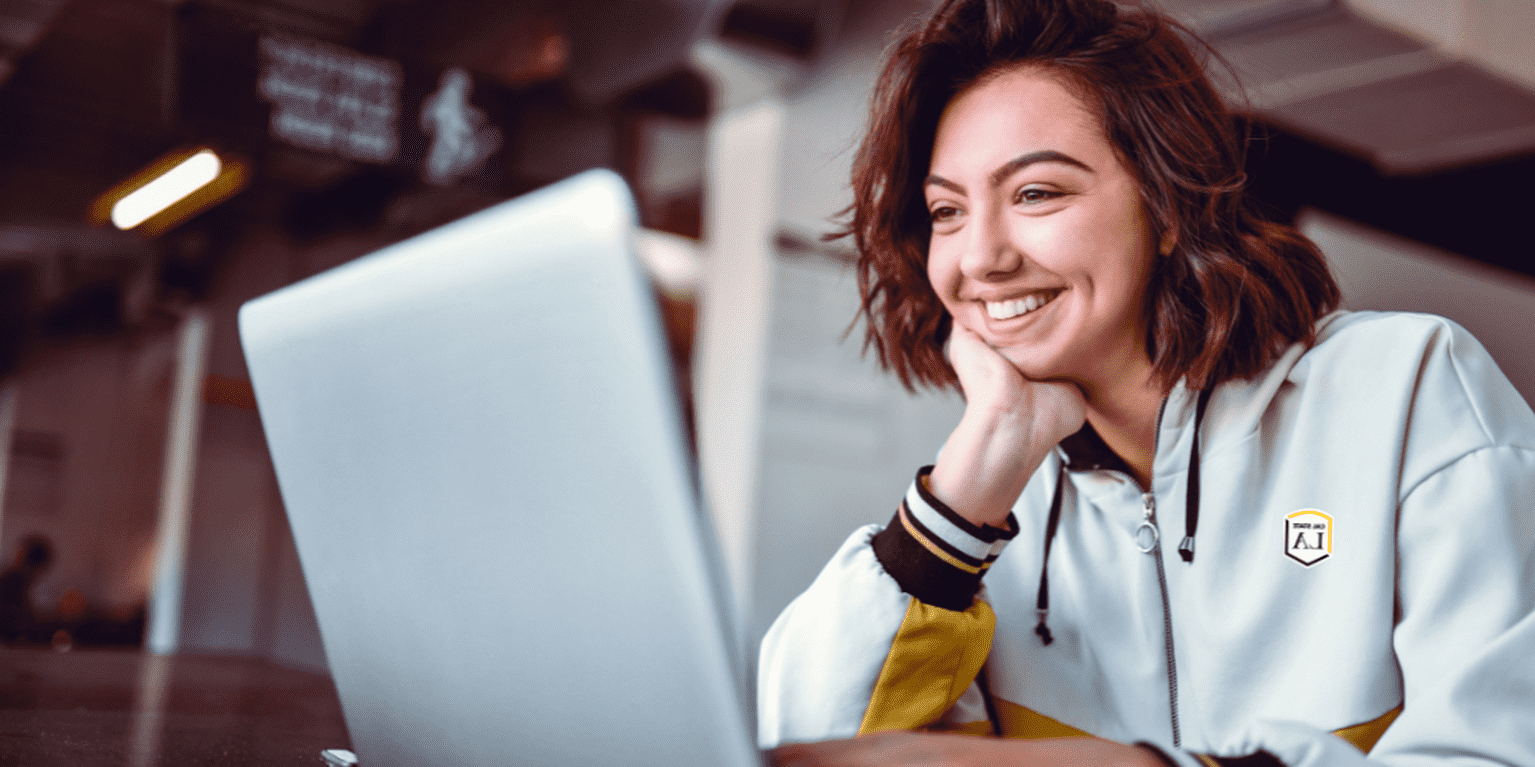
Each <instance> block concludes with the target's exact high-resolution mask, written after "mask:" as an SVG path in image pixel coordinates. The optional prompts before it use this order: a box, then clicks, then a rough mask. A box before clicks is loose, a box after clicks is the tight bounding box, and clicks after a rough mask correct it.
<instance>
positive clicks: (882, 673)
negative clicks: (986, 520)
mask: <svg viewBox="0 0 1535 767" xmlns="http://www.w3.org/2000/svg"><path fill="white" fill-rule="evenodd" d="M931 468H932V467H925V468H924V469H923V470H922V471H921V472H919V473H918V476H917V479H916V481H915V482H913V484H912V486H911V489H910V490H909V491H908V492H907V494H906V497H905V498H904V499H903V500H902V502H901V504H900V506H899V508H898V509H897V510H896V513H895V515H894V516H893V517H892V518H891V520H890V522H889V523H888V524H886V525H885V526H883V527H881V526H878V525H869V526H867V527H864V528H861V529H859V530H858V531H856V532H855V533H853V535H852V537H850V538H849V539H848V540H847V542H845V543H844V544H843V545H842V548H841V549H839V550H838V551H837V554H836V555H835V556H833V557H832V560H831V562H829V563H828V564H827V565H826V567H825V568H824V569H823V570H822V571H821V574H820V575H819V576H818V577H817V578H816V580H815V582H814V583H812V584H811V586H810V588H809V589H807V590H806V591H805V593H803V594H801V595H800V596H799V597H798V598H797V599H795V600H794V602H792V603H791V604H790V605H789V607H788V608H786V609H785V610H784V612H783V614H782V615H780V616H779V617H778V620H777V621H775V622H774V623H773V626H772V628H771V629H769V630H768V633H767V636H766V637H764V639H763V642H762V650H761V654H760V656H759V671H758V717H759V724H760V726H759V739H760V741H761V744H762V746H763V747H764V748H771V747H773V746H777V745H779V744H782V743H789V742H804V741H815V740H826V739H831V738H847V737H852V736H853V735H857V734H864V733H869V732H878V731H881V730H890V729H913V728H918V727H925V726H934V727H942V728H944V729H959V730H963V731H972V732H973V731H976V730H978V729H980V730H983V731H984V729H985V726H984V723H985V722H986V716H985V711H984V707H983V706H982V705H981V704H980V702H979V701H980V697H979V695H977V694H976V692H975V689H974V685H973V682H974V681H975V678H976V675H977V674H978V673H979V671H980V669H981V665H982V664H983V663H984V662H985V660H986V655H987V653H988V652H989V651H990V649H991V635H992V630H993V628H994V627H995V625H996V619H995V616H994V615H993V614H992V612H991V608H990V606H988V605H987V603H986V602H985V600H984V593H983V592H982V591H981V578H982V576H983V575H984V574H985V572H986V570H987V568H989V567H990V565H991V562H992V561H993V560H995V559H996V555H997V554H998V553H1000V552H1001V550H1002V548H1003V547H1004V546H1005V545H1006V543H1007V541H1008V540H1010V539H1011V538H1012V537H1013V536H1014V535H1015V533H1016V530H1017V523H1016V521H1015V520H1014V519H1013V518H1012V517H1011V516H1009V518H1008V520H1007V525H1008V527H1007V528H1006V529H999V528H994V527H990V526H980V527H977V526H976V525H973V524H971V523H970V522H968V521H966V520H965V519H964V518H962V517H960V516H959V515H958V514H956V513H954V512H953V511H952V510H951V509H949V508H947V507H946V506H944V505H943V504H942V503H941V502H939V501H938V500H937V499H936V498H934V497H933V496H932V494H931V493H929V492H928V491H927V487H926V478H927V474H928V472H930V471H931ZM967 691H968V692H967Z"/></svg>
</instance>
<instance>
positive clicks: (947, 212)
mask: <svg viewBox="0 0 1535 767" xmlns="http://www.w3.org/2000/svg"><path fill="white" fill-rule="evenodd" d="M927 215H928V218H929V219H931V220H932V222H933V223H935V224H941V223H943V222H945V221H952V220H953V219H954V217H955V216H958V215H959V208H956V207H954V206H953V205H937V206H934V207H933V208H931V209H929V210H928V212H927Z"/></svg>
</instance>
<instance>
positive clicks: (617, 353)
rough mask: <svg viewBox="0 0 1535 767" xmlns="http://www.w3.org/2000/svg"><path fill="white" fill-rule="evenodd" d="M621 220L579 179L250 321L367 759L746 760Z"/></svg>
mask: <svg viewBox="0 0 1535 767" xmlns="http://www.w3.org/2000/svg"><path fill="white" fill-rule="evenodd" d="M634 227H635V224H634V213H633V204H632V202H631V200H630V198H629V196H628V192H627V189H626V188H625V187H624V185H623V182H622V181H621V180H620V179H619V178H618V177H617V176H616V175H614V174H612V173H610V172H607V171H590V172H588V173H585V174H582V175H580V176H576V177H574V178H572V179H569V180H567V181H564V182H561V183H559V184H556V185H554V186H551V187H548V188H546V189H544V190H541V191H539V192H535V193H533V194H531V195H528V196H526V197H523V198H519V199H517V200H513V201H511V202H508V203H505V204H502V205H499V206H496V207H494V208H491V209H488V210H486V211H483V212H481V213H478V214H475V215H473V216H470V217H468V218H465V219H463V220H460V221H458V222H455V223H453V224H449V225H447V226H445V227H442V228H440V229H437V230H434V231H432V232H429V233H426V234H424V235H421V236H419V237H416V238H414V239H411V240H408V241H405V242H403V243H400V244H397V245H394V246H391V247H389V248H386V249H384V250H381V251H379V252H377V253H375V254H372V255H370V256H367V257H364V258H361V259H358V260H356V261H353V262H351V263H349V264H347V265H344V266H342V267H339V268H337V269H334V270H331V271H329V272H326V273H324V274H321V275H318V276H316V277H314V278H311V279H309V280H305V281H303V282H300V283H297V284H295V285H292V286H290V287H287V288H284V289H282V290H280V291H277V292H275V293H273V294H270V295H267V296H263V297H261V298H258V299H256V300H254V301H252V302H250V303H248V304H247V305H245V306H244V307H243V308H242V310H241V313H240V330H241V336H242V340H243V343H244V346H245V352H246V357H247V361H248V364H249V367H250V371H251V377H252V382H253V385H254V387H255V390H256V396H257V402H258V405H259V407H260V411H261V418H262V423H263V426H264V428H265V430H266V436H267V441H268V444H269V446H270V449H271V452H272V457H273V461H274V464H275V466H276V470H277V476H278V481H279V485H280V487H281V490H282V495H283V501H284V504H285V505H286V507H287V511H288V515H289V519H290V522H291V524H292V527H293V533H294V538H295V540H296V542H297V545H298V551H299V557H300V561H301V563H302V566H303V570H304V575H305V578H306V581H307V583H308V585H309V590H310V594H311V598H312V599H313V601H314V606H315V612H316V615H317V616H318V618H319V623H320V629H321V635H322V638H323V640H324V644H325V651H326V656H327V659H328V661H329V664H330V667H331V672H332V675H333V677H334V679H335V682H336V687H337V691H338V693H339V694H340V697H341V701H342V707H343V710H344V712H345V715H346V720H347V726H348V729H349V731H350V734H351V737H352V741H353V747H354V750H355V751H356V752H357V753H358V757H359V759H360V761H361V764H362V765H363V767H391V766H393V765H402V766H403V765H451V766H452V767H470V766H472V765H507V764H539V765H599V764H625V765H651V764H654V765H669V766H674V765H689V764H698V765H703V764H709V765H752V764H758V763H759V756H758V754H757V751H756V749H755V746H754V740H755V739H754V736H753V734H752V733H753V727H752V724H751V722H752V714H751V711H750V706H749V704H748V702H747V697H746V689H745V688H746V685H745V683H744V679H745V672H744V664H743V662H742V659H741V658H740V657H739V656H738V653H737V647H736V644H735V640H734V638H733V637H732V636H731V634H730V626H732V625H733V621H732V620H731V618H730V615H729V613H728V610H729V608H728V606H727V603H726V596H725V595H726V590H725V588H724V587H723V584H722V581H721V580H720V577H719V574H720V568H719V566H718V561H717V554H716V551H715V548H714V547H715V541H714V540H713V538H712V533H711V531H710V529H709V527H708V525H707V522H706V519H705V515H702V514H700V512H699V510H698V506H697V501H696V498H695V491H694V486H693V483H692V480H691V471H690V466H689V463H688V456H687V453H686V450H685V448H684V444H685V443H684V439H683V435H682V433H681V427H680V424H681V420H680V418H679V417H678V416H679V413H678V410H677V402H676V399H675V395H674V393H673V389H672V378H671V368H670V363H669V361H668V357H667V355H666V353H665V349H664V346H663V343H664V342H663V340H662V334H661V332H660V328H659V321H658V317H657V313H656V310H655V307H654V304H653V297H652V295H651V294H650V292H649V288H648V286H647V285H646V284H645V281H644V278H643V277H642V275H641V274H640V271H639V268H638V266H637V264H636V262H635V259H634V258H633V256H632V249H633V238H634Z"/></svg>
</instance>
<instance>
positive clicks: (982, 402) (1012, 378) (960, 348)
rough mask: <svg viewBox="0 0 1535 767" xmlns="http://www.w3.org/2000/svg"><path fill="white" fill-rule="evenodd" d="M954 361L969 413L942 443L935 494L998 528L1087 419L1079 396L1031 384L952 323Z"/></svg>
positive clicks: (1068, 387)
mask: <svg viewBox="0 0 1535 767" xmlns="http://www.w3.org/2000/svg"><path fill="white" fill-rule="evenodd" d="M948 355H949V362H950V364H952V365H953V366H954V372H956V373H958V374H959V385H960V388H962V389H964V392H965V415H964V417H963V418H961V419H960V422H959V426H957V427H955V429H954V433H953V434H951V435H949V440H948V442H946V443H944V447H943V453H942V454H940V455H939V456H938V464H937V465H936V466H934V467H933V473H932V475H931V476H930V477H929V478H928V481H929V482H930V483H931V484H930V489H931V490H932V492H933V495H935V496H937V497H938V500H940V501H943V502H944V503H945V504H947V505H948V506H949V508H952V509H954V511H955V512H957V513H959V515H960V516H963V517H964V518H965V519H968V520H970V521H971V522H974V523H976V524H978V525H979V524H990V525H993V526H1000V525H1001V524H1002V522H1003V520H1005V519H1007V515H1008V512H1009V511H1011V510H1012V507H1013V502H1014V501H1016V500H1018V496H1019V494H1021V493H1022V492H1023V486H1024V485H1025V484H1028V481H1029V477H1030V476H1032V475H1033V474H1034V470H1035V469H1036V468H1038V467H1039V464H1040V463H1041V462H1042V461H1044V460H1045V456H1046V455H1049V453H1050V450H1051V449H1053V448H1054V447H1055V445H1056V443H1058V442H1060V441H1061V440H1062V439H1065V438H1066V437H1068V436H1070V435H1071V434H1072V433H1074V432H1075V431H1076V430H1078V429H1080V428H1082V423H1083V422H1084V421H1085V420H1087V412H1086V409H1085V408H1086V403H1085V401H1084V400H1083V398H1082V390H1081V389H1079V388H1077V387H1076V385H1074V384H1070V383H1065V382H1061V381H1031V380H1029V379H1027V378H1024V377H1023V374H1022V373H1020V372H1018V368H1016V367H1014V366H1013V363H1011V362H1009V361H1008V360H1007V358H1005V357H1003V356H1002V355H1001V354H999V353H998V352H997V351H996V350H995V349H993V348H991V347H990V346H987V345H986V342H985V341H982V340H981V337H980V336H978V335H976V334H975V333H974V332H972V331H971V330H969V329H968V328H966V327H964V326H963V325H960V324H959V323H955V324H954V331H953V333H952V334H951V336H950V339H949V346H948Z"/></svg>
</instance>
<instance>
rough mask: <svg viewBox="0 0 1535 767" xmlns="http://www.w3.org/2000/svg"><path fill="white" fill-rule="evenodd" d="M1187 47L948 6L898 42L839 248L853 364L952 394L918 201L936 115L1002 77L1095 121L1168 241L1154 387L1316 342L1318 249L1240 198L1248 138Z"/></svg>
mask: <svg viewBox="0 0 1535 767" xmlns="http://www.w3.org/2000/svg"><path fill="white" fill-rule="evenodd" d="M1186 37H1187V39H1185V38H1186ZM1193 40H1194V38H1193V36H1192V35H1191V34H1190V33H1189V32H1188V31H1187V30H1186V29H1184V28H1183V27H1182V26H1180V25H1179V24H1177V22H1174V21H1172V20H1170V19H1168V18H1166V17H1164V16H1162V15H1160V14H1159V13H1157V12H1155V11H1151V10H1147V9H1145V8H1139V7H1124V6H1118V7H1117V6H1116V5H1115V3H1113V2H1110V0H945V1H944V2H942V3H941V4H940V5H939V6H938V8H937V10H935V11H934V12H933V14H932V15H931V16H930V17H928V18H926V19H925V20H924V21H923V23H922V24H921V25H920V26H918V27H915V28H913V29H911V30H909V31H908V32H906V33H905V34H904V35H902V36H901V37H900V39H899V40H898V41H897V42H896V43H895V46H894V48H893V50H892V52H891V54H890V58H889V61H888V62H886V65H885V68H884V71H883V72H882V73H881V74H880V77H879V81H878V83H877V85H876V86H875V91H874V98H873V103H872V105H871V116H870V124H869V128H868V132H867V133H866V134H865V136H864V139H863V143H862V145H861V146H860V147H859V150H858V154H857V156H856V158H855V160H854V162H853V178H852V186H853V204H852V205H851V206H849V208H848V209H847V210H846V211H844V215H846V216H848V218H847V224H846V227H845V229H844V230H843V231H842V232H841V233H840V234H838V235H836V236H846V235H849V234H851V235H852V236H853V239H854V242H855V245H856V247H857V250H858V288H859V293H860V294H861V296H862V300H863V305H862V308H861V309H860V312H859V313H860V316H861V317H862V318H863V319H864V320H865V321H866V327H865V330H866V335H865V338H864V349H865V350H867V349H868V348H869V347H871V346H872V347H874V349H875V351H876V352H877V353H878V355H879V361H880V364H881V365H883V366H884V367H885V368H886V369H887V370H893V371H894V372H895V373H896V375H898V376H899V377H900V379H901V383H902V384H904V385H905V386H906V387H907V388H908V389H913V390H914V389H915V388H916V386H917V385H918V384H922V385H928V386H934V387H944V386H952V385H957V383H958V379H957V378H956V377H955V374H954V370H953V368H951V367H950V366H949V364H948V362H947V361H946V360H945V358H944V355H943V343H944V341H945V340H946V339H947V337H948V333H949V329H950V325H951V323H952V319H951V318H950V316H949V314H948V312H947V311H946V310H945V309H944V307H943V304H942V303H941V302H940V301H939V298H938V295H937V294H936V293H935V292H934V291H933V287H932V285H931V284H930V283H929V282H928V278H927V248H928V241H929V238H930V236H931V224H930V222H929V219H928V213H927V206H926V202H925V198H924V195H923V188H922V187H923V182H924V180H925V179H926V177H927V175H928V164H929V161H930V158H931V154H932V149H933V140H934V135H935V134H936V132H937V127H938V119H939V115H940V114H941V113H942V112H943V109H944V107H945V106H946V105H947V104H948V102H949V101H950V100H951V99H952V98H953V97H954V96H955V95H957V94H958V93H959V92H960V91H962V90H964V89H965V88H967V87H969V86H970V85H973V84H975V83H976V82H977V81H979V80H980V79H982V78H983V77H985V76H987V75H989V74H992V73H995V72H997V71H999V70H1001V69H1004V68H1008V67H1013V66H1032V67H1038V68H1039V69H1040V70H1042V71H1045V72H1048V73H1051V74H1053V75H1055V76H1057V77H1059V78H1060V79H1061V81H1062V82H1063V83H1064V84H1065V85H1066V86H1067V87H1068V88H1070V89H1071V90H1072V91H1073V92H1074V93H1075V94H1076V95H1077V96H1078V97H1079V98H1081V99H1082V101H1083V102H1084V103H1085V104H1086V105H1087V107H1088V109H1089V110H1090V111H1093V112H1096V114H1097V115H1098V118H1099V122H1100V124H1101V125H1102V126H1103V129H1104V132H1105V134H1106V136H1107V138H1108V141H1109V143H1110V144H1112V145H1113V146H1114V148H1115V151H1116V153H1117V155H1118V157H1119V160H1120V162H1121V163H1122V164H1123V165H1124V166H1125V167H1126V168H1127V169H1128V170H1129V172H1130V173H1131V175H1132V176H1133V177H1134V178H1135V180H1136V182H1137V184H1138V185H1139V188H1140V193H1141V197H1142V199H1143V201H1144V203H1145V205H1146V209H1147V211H1148V212H1149V218H1150V220H1151V227H1152V229H1153V233H1154V234H1155V235H1156V241H1161V237H1162V236H1163V235H1165V234H1167V233H1169V232H1170V233H1171V235H1172V241H1173V249H1172V252H1171V253H1170V254H1169V255H1168V256H1166V257H1162V258H1157V259H1155V263H1154V265H1153V267H1152V273H1151V278H1150V283H1149V285H1148V287H1147V291H1146V297H1145V306H1144V307H1143V310H1142V311H1143V319H1144V327H1145V328H1146V352H1147V355H1148V357H1149V358H1150V359H1151V362H1152V366H1153V371H1154V375H1155V376H1156V377H1157V378H1158V379H1159V381H1160V383H1161V384H1162V386H1163V387H1164V388H1171V386H1172V385H1173V384H1175V383H1176V382H1177V381H1178V380H1179V379H1180V378H1183V379H1185V381H1186V385H1187V386H1188V387H1189V388H1192V389H1203V388H1206V387H1210V386H1213V385H1215V384H1217V383H1220V382H1222V381H1226V380H1229V379H1232V378H1248V377H1251V376H1253V375H1255V374H1257V373H1259V372H1260V371H1262V370H1263V369H1264V368H1266V367H1267V366H1268V365H1269V364H1271V363H1272V362H1273V361H1274V359H1275V358H1276V357H1277V356H1278V355H1279V354H1280V353H1281V352H1282V351H1283V349H1284V348H1285V347H1286V346H1288V345H1289V344H1291V343H1294V342H1296V341H1301V342H1306V343H1310V342H1311V341H1313V340H1314V337H1315V330H1314V325H1315V323H1316V320H1317V319H1318V318H1319V317H1321V316H1322V315H1323V314H1326V313H1327V312H1329V311H1331V310H1332V309H1334V308H1335V307H1336V306H1337V304H1338V287H1337V284H1336V283H1335V282H1334V281H1333V278H1332V275H1331V274H1330V273H1329V272H1328V270H1327V265H1326V262H1325V261H1324V260H1323V258H1322V255H1321V253H1320V252H1318V251H1317V249H1316V246H1315V245H1313V244H1312V243H1311V242H1310V241H1309V240H1307V239H1306V238H1305V237H1303V236H1301V235H1300V234H1299V233H1298V232H1296V231H1295V230H1294V229H1293V228H1291V227H1288V226H1283V225H1280V224H1276V223H1272V222H1269V221H1266V220H1264V219H1263V218H1262V217H1261V216H1259V215H1258V214H1257V213H1256V211H1255V210H1254V209H1253V207H1252V206H1251V204H1250V202H1249V201H1248V200H1247V198H1246V197H1245V195H1244V194H1243V186H1244V184H1245V183H1246V175H1245V174H1244V173H1243V160H1244V154H1245V149H1246V137H1245V136H1243V135H1240V134H1239V133H1238V130H1237V128H1236V124H1235V122H1234V121H1233V120H1232V117H1231V114H1230V112H1229V111H1228V110H1227V108H1226V105H1225V104H1224V103H1223V102H1222V100H1221V97H1220V96H1219V95H1218V94H1217V93H1216V91H1215V89H1214V87H1212V86H1211V84H1210V81H1209V80H1208V79H1207V78H1206V76H1205V73H1204V70H1203V66H1202V62H1201V60H1200V58H1198V57H1196V56H1195V54H1194V53H1193V51H1191V49H1190V41H1193ZM1196 42H1197V41H1196Z"/></svg>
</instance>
